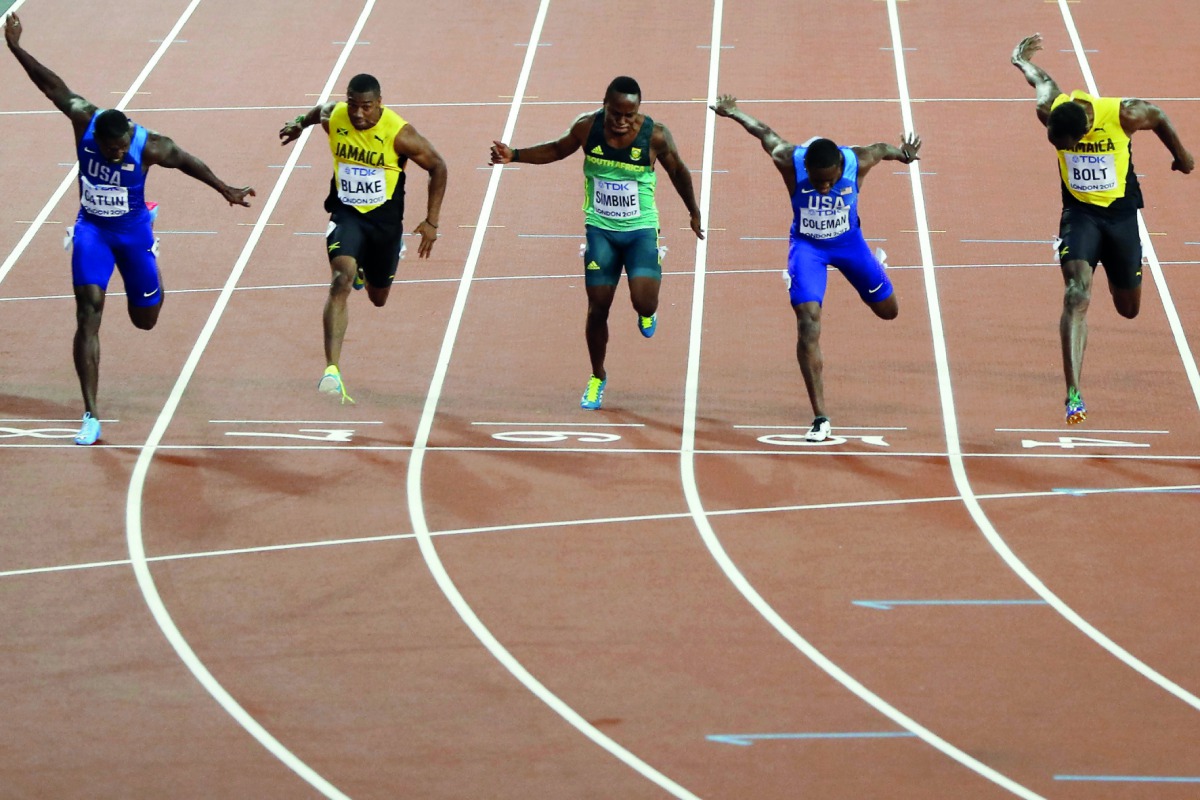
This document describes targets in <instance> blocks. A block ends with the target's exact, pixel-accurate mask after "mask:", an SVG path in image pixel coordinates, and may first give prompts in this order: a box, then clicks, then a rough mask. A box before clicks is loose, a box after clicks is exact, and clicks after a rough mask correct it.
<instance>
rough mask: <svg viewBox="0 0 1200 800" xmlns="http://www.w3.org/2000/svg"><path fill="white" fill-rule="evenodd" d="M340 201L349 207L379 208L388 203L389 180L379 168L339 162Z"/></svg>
mask: <svg viewBox="0 0 1200 800" xmlns="http://www.w3.org/2000/svg"><path fill="white" fill-rule="evenodd" d="M337 181H338V200H341V201H342V202H343V203H345V204H346V205H348V206H378V205H383V204H384V203H386V202H387V199H388V198H387V178H386V177H385V176H384V171H383V170H382V169H381V168H379V167H364V166H362V165H361V164H346V163H344V162H341V161H339V162H338V172H337Z"/></svg>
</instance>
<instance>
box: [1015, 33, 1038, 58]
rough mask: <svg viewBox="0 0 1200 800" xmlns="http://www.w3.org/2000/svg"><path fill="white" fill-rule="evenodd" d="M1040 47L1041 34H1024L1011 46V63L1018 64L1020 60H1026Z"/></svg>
mask: <svg viewBox="0 0 1200 800" xmlns="http://www.w3.org/2000/svg"><path fill="white" fill-rule="evenodd" d="M1041 49H1042V35H1041V34H1040V33H1035V34H1034V35H1033V36H1026V37H1025V38H1024V39H1022V40H1021V41H1020V42H1018V43H1017V46H1016V47H1014V48H1013V53H1012V63H1014V64H1018V65H1019V64H1020V63H1021V62H1022V61H1028V60H1029V59H1031V58H1033V54H1034V53H1036V52H1037V51H1038V50H1041Z"/></svg>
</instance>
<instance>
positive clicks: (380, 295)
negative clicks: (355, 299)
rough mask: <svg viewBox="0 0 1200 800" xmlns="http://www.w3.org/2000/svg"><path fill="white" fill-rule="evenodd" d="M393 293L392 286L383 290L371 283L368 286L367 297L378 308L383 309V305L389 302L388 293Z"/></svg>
mask: <svg viewBox="0 0 1200 800" xmlns="http://www.w3.org/2000/svg"><path fill="white" fill-rule="evenodd" d="M391 291H392V287H391V286H384V287H382V288H381V287H379V286H372V285H371V284H369V283H368V284H367V297H369V298H371V302H372V303H374V304H375V307H376V308H383V304H384V303H386V302H387V299H388V293H389V292H391Z"/></svg>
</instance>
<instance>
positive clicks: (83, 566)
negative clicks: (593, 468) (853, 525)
mask: <svg viewBox="0 0 1200 800" xmlns="http://www.w3.org/2000/svg"><path fill="white" fill-rule="evenodd" d="M1198 490H1200V484H1183V485H1177V486H1131V487H1125V488H1122V489H1070V490H1063V489H1059V490H1051V491H1044V492H1000V493H996V494H986V495H979V499H980V500H1013V499H1022V500H1023V499H1029V498H1040V497H1061V498H1064V500H1065V499H1066V498H1068V497H1079V496H1087V495H1093V494H1109V493H1114V492H1129V493H1134V494H1140V493H1148V494H1154V493H1170V492H1192V491H1198ZM961 500H962V498H961V497H959V496H958V495H946V496H943V497H911V498H906V499H900V500H897V499H895V498H889V499H886V500H852V501H846V502H841V503H806V504H800V505H790V506H762V507H758V508H726V509H719V510H716V511H708V510H706V511H705V512H704V513H705V514H707V515H708V516H709V517H734V516H750V515H756V514H779V513H795V512H798V511H824V510H837V509H848V508H879V507H889V506H907V505H926V504H933V503H957V502H960V501H961ZM691 516H692V512H691V511H679V512H673V513H663V514H633V515H629V516H623V517H592V518H586V519H566V520H557V521H552V522H515V523H511V524H508V525H483V526H479V527H474V528H447V529H445V530H438V531H430V533H429V535H430V536H434V537H441V536H469V535H479V534H485V533H519V532H522V531H536V530H544V529H552V528H584V527H592V526H600V525H629V524H631V523H641V522H669V521H671V520H682V519H690V518H691ZM407 539H416V534H415V533H382V534H377V535H375V536H354V537H349V538H344V539H319V540H316V541H311V542H290V543H286V544H274V545H259V546H257V547H236V548H229V549H225V550H202V551H198V552H192V553H174V554H168V555H161V556H151V557H149V558H147V559H146V560H147V561H148V562H150V563H152V564H153V563H160V562H168V561H189V560H192V559H199V558H222V557H230V556H240V555H253V554H257V553H275V552H287V551H293V550H308V549H311V548H315V547H337V546H340V545H360V544H376V543H381V542H396V541H404V540H407ZM129 564H130V562H129V559H119V560H113V561H89V562H84V563H79V564H58V565H55V566H49V567H26V568H23V569H10V570H3V571H0V579H3V578H19V577H27V576H30V575H46V574H53V573H60V572H78V571H82V570H91V569H106V568H111V567H127V566H129Z"/></svg>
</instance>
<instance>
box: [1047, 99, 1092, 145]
mask: <svg viewBox="0 0 1200 800" xmlns="http://www.w3.org/2000/svg"><path fill="white" fill-rule="evenodd" d="M1091 127H1092V126H1091V123H1090V122H1088V115H1087V111H1085V110H1084V108H1083V106H1081V105H1079V104H1078V103H1061V104H1060V105H1059V106H1058V107H1057V108H1055V109H1054V110H1053V111H1051V112H1050V118H1049V119H1047V120H1046V138H1047V139H1049V140H1050V144H1052V145H1054V147H1055V149H1056V150H1070V149H1071V148H1072V147H1074V146H1075V145H1077V144H1079V140H1080V139H1082V138H1083V137H1084V135H1086V134H1087V132H1088V130H1089V129H1091Z"/></svg>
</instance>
